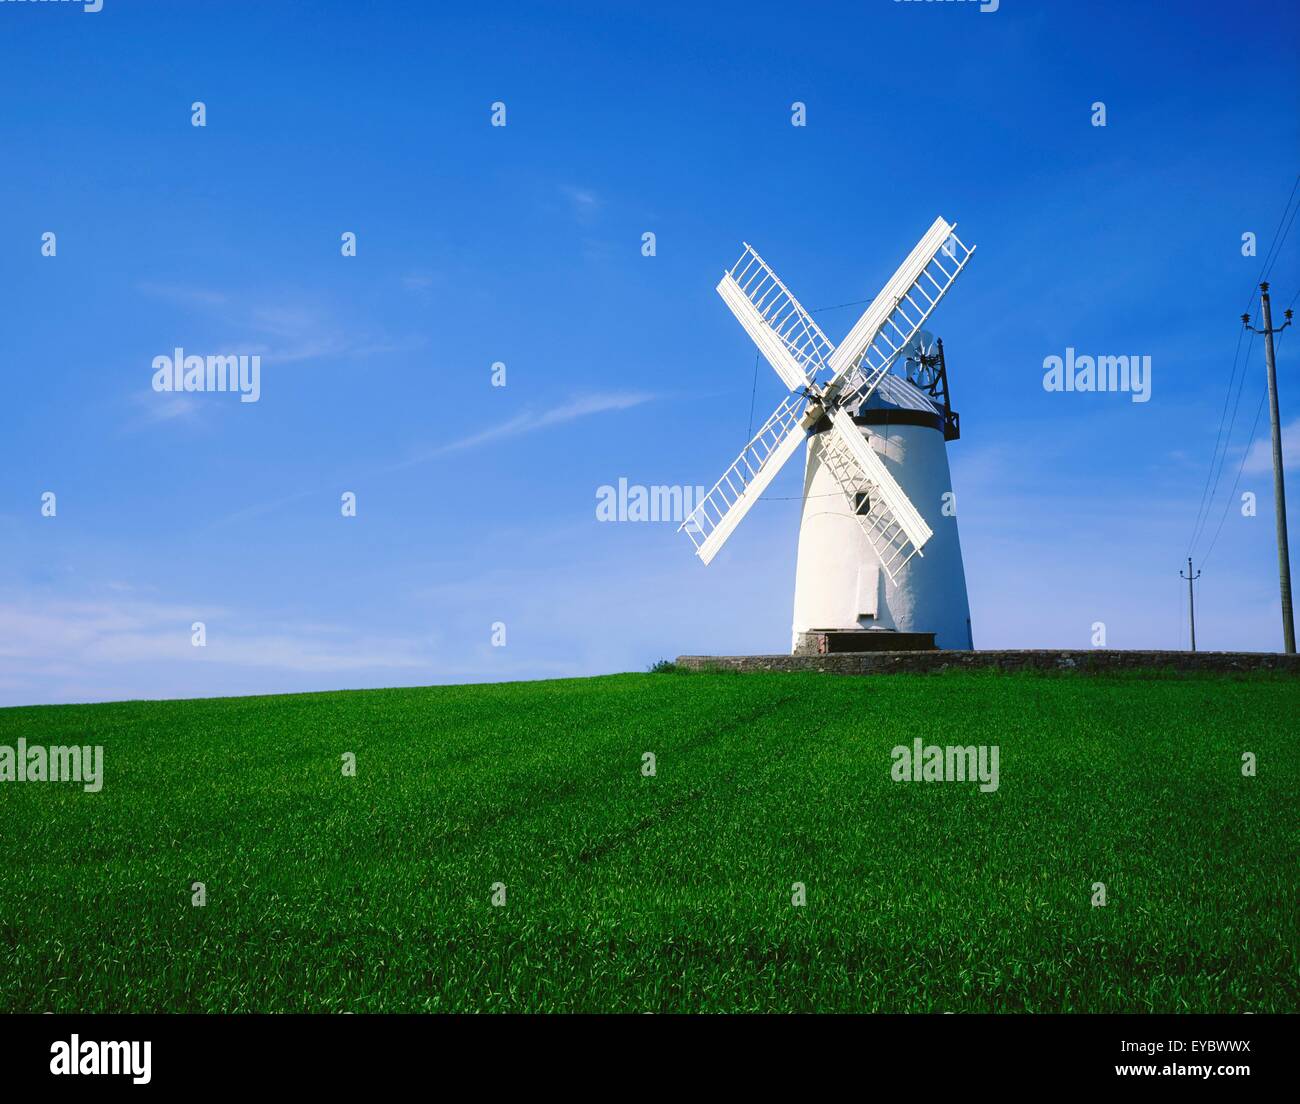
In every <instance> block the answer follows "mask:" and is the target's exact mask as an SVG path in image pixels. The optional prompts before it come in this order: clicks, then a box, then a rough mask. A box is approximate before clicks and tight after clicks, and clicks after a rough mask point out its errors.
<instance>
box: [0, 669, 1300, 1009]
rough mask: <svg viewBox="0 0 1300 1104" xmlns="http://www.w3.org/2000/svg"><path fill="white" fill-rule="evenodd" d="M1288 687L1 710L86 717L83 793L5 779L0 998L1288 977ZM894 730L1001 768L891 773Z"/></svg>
mask: <svg viewBox="0 0 1300 1104" xmlns="http://www.w3.org/2000/svg"><path fill="white" fill-rule="evenodd" d="M1298 715H1300V682H1298V681H1297V680H1295V679H1286V678H1279V677H1268V676H1262V677H1251V678H1235V679H1234V678H1225V677H1214V676H1207V677H1195V678H1192V677H1147V678H1139V677H1131V676H1130V677H1121V676H1114V677H1094V678H1083V677H1077V676H1055V677H1053V676H1039V675H1005V674H951V675H942V676H903V675H900V676H894V677H887V678H875V679H863V678H836V677H831V676H819V675H789V674H786V675H745V676H737V675H722V674H690V675H672V674H661V675H619V676H614V677H609V678H599V679H588V680H566V681H558V682H542V683H521V684H506V685H492V686H473V687H444V688H431V689H419V690H387V691H364V692H348V693H334V694H313V695H296V696H283V697H262V698H242V699H217V700H206V701H188V702H148V703H144V702H133V703H123V704H108V705H94V706H57V707H33V708H19V709H7V710H0V744H4V745H10V746H13V745H16V743H17V741H18V739H19V738H20V737H23V738H25V739H26V740H27V741H28V743H29V744H46V745H48V744H65V743H73V742H75V743H78V744H102V745H103V746H104V748H105V752H104V774H105V778H104V784H103V789H102V791H101V792H99V793H86V792H83V790H82V788H81V787H80V786H78V785H74V784H56V783H35V782H27V783H18V782H13V783H0V833H2V836H0V838H3V841H4V850H5V855H4V862H3V866H2V867H0V947H2V950H3V956H4V967H3V969H0V1010H4V1011H18V1010H33V1011H47V1010H50V1011H76V1010H79V1011H113V1010H128V1011H144V1010H192V1011H197V1010H204V1011H226V1010H231V1011H255V1010H256V1011H341V1010H347V1011H356V1012H363V1011H378V1010H387V1011H398V1010H470V1009H486V1010H502V1011H505V1010H582V1011H594V1010H601V1011H604V1010H615V1011H641V1010H657V1011H672V1010H695V1009H704V1010H854V1011H870V1010H878V1011H879V1010H887V1011H923V1010H941V1011H956V1012H961V1011H990V1010H1032V1011H1050V1010H1072V1011H1102V1010H1118V1011H1145V1010H1158V1011H1183V1010H1193V1011H1254V1012H1262V1011H1269V1010H1272V1011H1295V1010H1297V1007H1300V1002H1298V1001H1297V987H1296V977H1297V932H1298V931H1300V923H1298V922H1297V921H1298V917H1297V892H1296V890H1297V871H1298V870H1300V862H1298V861H1297V860H1298V859H1300V854H1298V852H1300V847H1298V846H1297V833H1296V809H1297V808H1298V807H1300V800H1298V799H1300V759H1298V757H1297V754H1296V747H1295V738H1296V717H1297V716H1298ZM916 737H920V738H922V739H923V740H924V741H926V742H927V743H937V744H941V745H946V744H976V745H979V744H990V745H991V744H996V745H998V746H999V748H1000V786H999V788H998V790H997V791H996V792H993V793H981V792H980V791H979V789H978V787H977V786H976V785H975V784H972V783H957V782H951V783H903V782H894V781H891V778H890V768H891V765H892V761H891V758H890V749H891V748H892V747H894V746H895V745H900V744H901V745H910V744H911V743H912V741H913V739H914V738H916ZM1246 751H1250V752H1253V753H1255V754H1256V755H1257V756H1258V764H1259V766H1258V776H1257V777H1254V778H1247V777H1243V775H1242V771H1241V758H1242V753H1243V752H1246ZM346 752H351V753H354V754H355V756H356V763H357V773H356V776H355V777H345V776H344V775H343V773H342V770H341V766H342V756H343V754H344V753H346ZM645 752H653V753H654V754H655V756H656V768H657V773H656V775H655V776H654V777H645V776H643V774H642V763H643V759H642V756H643V754H644V753H645ZM195 881H201V882H203V883H204V884H205V886H206V895H207V896H206V905H204V906H203V907H194V906H193V905H192V903H191V898H192V890H191V883H192V882H195ZM795 882H801V883H803V884H804V886H805V887H806V898H807V904H806V905H805V906H803V907H795V906H793V905H792V903H791V900H792V893H793V884H794V883H795ZM1096 882H1103V883H1105V886H1106V893H1107V904H1106V905H1105V906H1104V907H1093V905H1092V903H1091V901H1092V897H1093V888H1092V887H1093V884H1094V883H1096ZM495 883H503V884H504V886H505V887H506V888H505V904H504V905H503V906H500V907H497V906H494V905H493V904H492V896H493V886H494V884H495Z"/></svg>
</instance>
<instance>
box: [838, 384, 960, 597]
mask: <svg viewBox="0 0 1300 1104" xmlns="http://www.w3.org/2000/svg"><path fill="white" fill-rule="evenodd" d="M831 423H832V425H831V431H830V432H829V433H826V434H823V435H822V436H823V445H822V462H823V463H824V464H826V466H827V467H828V468H829V469H830V472H831V474H832V475H833V476H834V477H835V481H836V482H837V483H839V485H840V490H842V491H843V492H844V494H845V495H846V497H847V498H848V500H849V503H850V505H851V507H852V508H853V512H854V516H855V517H856V518H857V519H858V524H859V525H861V526H862V529H863V532H865V533H866V535H867V540H868V541H870V542H871V547H872V549H873V550H874V551H875V553H876V555H877V556H878V557H879V558H880V563H881V566H882V567H883V568H884V569H885V574H886V575H888V576H889V578H890V581H891V582H893V581H894V579H895V575H896V574H897V572H898V569H899V568H901V567H902V566H903V565H904V564H905V563H907V561H908V560H910V559H911V558H912V557H913V556H914V555H918V554H921V549H922V548H923V547H925V543H926V542H927V541H928V540H929V539H930V538H931V537H932V536H934V532H933V530H931V528H930V526H929V525H927V524H926V522H925V519H924V518H923V517H922V516H921V515H920V513H919V512H918V511H917V509H916V507H915V506H914V505H913V504H912V500H911V499H910V498H908V497H907V495H906V494H905V493H904V492H903V488H902V487H900V486H899V485H898V481H897V480H896V479H895V478H894V477H893V476H892V475H890V474H889V469H888V468H886V467H885V462H884V461H883V460H881V459H880V457H879V456H877V455H876V450H875V449H873V448H872V447H871V445H870V444H869V443H868V442H867V440H866V439H865V438H864V437H863V436H862V434H861V433H859V432H858V427H857V426H856V425H854V423H853V418H852V417H851V416H850V415H849V413H848V412H847V411H846V410H842V409H841V410H837V411H835V412H834V413H833V414H832V415H831Z"/></svg>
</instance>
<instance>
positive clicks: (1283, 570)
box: [1241, 282, 1295, 655]
mask: <svg viewBox="0 0 1300 1104" xmlns="http://www.w3.org/2000/svg"><path fill="white" fill-rule="evenodd" d="M1259 300H1260V309H1261V317H1262V321H1263V323H1264V328H1263V329H1262V330H1257V329H1255V327H1254V326H1252V325H1251V324H1250V315H1248V314H1243V315H1242V316H1241V320H1242V322H1243V323H1244V324H1245V326H1246V329H1248V330H1250V331H1251V332H1252V333H1258V334H1263V335H1264V360H1265V362H1266V363H1267V365H1268V416H1269V420H1270V421H1271V422H1272V424H1273V506H1274V512H1275V513H1276V515H1277V573H1278V580H1279V582H1280V584H1281V590H1282V639H1283V642H1284V644H1285V645H1286V650H1287V651H1288V652H1290V653H1291V654H1292V655H1294V654H1295V619H1294V617H1293V615H1292V613H1291V552H1290V550H1289V549H1288V547H1287V537H1286V490H1285V488H1284V486H1283V480H1282V423H1281V418H1280V417H1279V416H1278V410H1277V365H1276V364H1275V363H1274V360H1273V335H1274V334H1275V333H1281V332H1282V331H1283V330H1285V329H1286V328H1287V327H1288V326H1289V325H1291V311H1290V309H1289V308H1288V309H1287V310H1286V312H1285V315H1286V321H1285V322H1283V323H1282V325H1280V326H1279V327H1278V328H1277V329H1276V330H1275V329H1273V308H1272V305H1271V304H1270V303H1269V299H1268V284H1267V282H1265V283H1262V284H1260V285H1259Z"/></svg>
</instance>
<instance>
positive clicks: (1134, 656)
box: [677, 648, 1300, 675]
mask: <svg viewBox="0 0 1300 1104" xmlns="http://www.w3.org/2000/svg"><path fill="white" fill-rule="evenodd" d="M677 663H678V664H679V665H680V666H682V667H686V668H689V669H691V670H696V671H700V670H724V671H823V672H826V673H829V674H838V675H885V674H894V673H906V674H925V673H929V672H933V671H948V670H995V671H1084V672H1104V671H1136V670H1168V669H1172V670H1175V671H1211V672H1237V671H1277V672H1281V673H1285V674H1290V675H1296V674H1300V656H1295V655H1287V654H1285V653H1283V652H1146V651H1117V650H1114V649H1105V648H1098V649H1082V650H1079V651H1053V650H1035V651H1001V652H996V651H975V652H958V651H938V652H842V653H839V654H832V655H811V656H809V655H799V656H792V655H751V656H678V657H677Z"/></svg>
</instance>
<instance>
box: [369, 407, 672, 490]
mask: <svg viewBox="0 0 1300 1104" xmlns="http://www.w3.org/2000/svg"><path fill="white" fill-rule="evenodd" d="M654 397H655V396H653V395H649V394H645V393H643V392H625V393H615V394H596V395H581V396H578V397H577V398H574V399H570V400H569V401H568V402H565V403H561V404H560V405H559V406H553V407H551V408H550V409H549V410H542V411H524V412H523V413H521V414H516V415H515V416H514V417H513V418H508V419H507V420H506V421H504V422H501V423H499V424H498V425H495V426H493V427H492V428H491V429H485V430H483V431H481V432H479V433H472V434H470V435H469V436H468V437H462V438H460V439H459V440H456V441H448V442H447V443H446V444H442V445H438V446H436V447H435V448H431V449H427V450H425V451H423V452H420V453H418V454H417V455H415V456H411V457H408V458H407V459H405V460H402V461H399V462H398V463H396V464H391V465H389V466H388V467H386V468H383V469H382V470H383V471H396V470H398V469H400V468H409V467H411V466H412V465H414V464H423V463H424V462H425V461H427V460H433V459H435V458H436V457H439V456H445V455H447V454H448V453H452V452H461V451H463V450H465V449H472V448H476V447H478V446H479V445H485V444H488V443H489V442H492V441H503V440H509V439H511V438H514V437H522V436H524V435H525V434H528V433H535V432H537V431H538V430H540V429H547V428H549V427H550V426H556V425H564V424H565V423H567V422H573V421H577V420H578V419H579V418H589V417H591V416H592V415H593V414H606V413H609V412H610V411H615V410H629V409H631V408H632V407H634V406H640V405H641V404H642V403H647V402H650V401H652V400H653V399H654Z"/></svg>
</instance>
